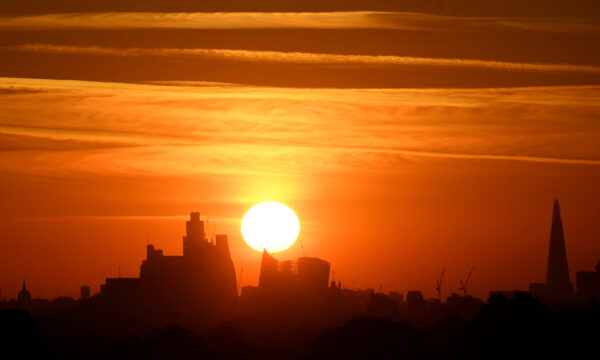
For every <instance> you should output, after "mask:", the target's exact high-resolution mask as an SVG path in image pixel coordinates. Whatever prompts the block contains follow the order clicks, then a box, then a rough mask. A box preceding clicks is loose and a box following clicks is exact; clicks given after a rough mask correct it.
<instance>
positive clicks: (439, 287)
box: [435, 267, 446, 302]
mask: <svg viewBox="0 0 600 360" xmlns="http://www.w3.org/2000/svg"><path fill="white" fill-rule="evenodd" d="M445 273H446V267H444V269H442V275H440V278H439V280H436V281H435V290H436V291H437V293H438V299H440V302H442V281H443V280H444V274H445Z"/></svg>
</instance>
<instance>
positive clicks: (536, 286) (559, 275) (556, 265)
mask: <svg viewBox="0 0 600 360" xmlns="http://www.w3.org/2000/svg"><path fill="white" fill-rule="evenodd" d="M209 218H210V217H209V216H207V217H206V218H205V219H201V217H200V213H199V212H192V213H191V214H190V218H189V220H187V222H186V223H187V225H186V235H185V236H183V239H184V241H183V243H182V244H183V246H182V249H183V251H182V253H181V254H164V256H166V257H165V258H164V259H165V260H164V261H167V260H168V261H171V262H179V261H183V259H185V257H184V256H185V253H186V250H185V249H186V247H187V248H188V249H193V248H196V247H197V246H198V245H193V247H192V243H191V242H190V241H195V242H198V241H199V242H206V243H208V244H212V246H215V244H217V245H218V244H219V242H221V243H222V242H223V241H224V242H225V244H226V245H225V247H226V248H227V253H229V249H228V247H229V246H228V244H227V235H226V234H222V235H220V234H216V233H212V234H211V236H208V235H207V234H208V231H209V230H208V229H207V228H208V219H209ZM213 221H214V220H213ZM190 239H196V240H190ZM549 239H550V240H549V242H548V244H549V245H548V251H549V252H548V255H547V268H546V281H545V282H544V283H536V282H535V281H532V283H531V284H530V286H529V289H519V288H510V289H508V288H506V289H503V291H502V292H504V293H510V292H512V291H522V292H527V291H531V292H532V294H533V295H534V296H536V297H540V298H541V299H543V300H544V299H545V301H570V300H569V299H571V298H574V294H575V292H579V291H580V290H579V289H578V288H575V287H574V286H573V284H575V283H576V282H575V281H572V280H571V279H575V278H578V277H579V274H576V273H577V272H581V271H587V270H589V269H575V270H573V271H570V270H569V267H568V265H567V263H568V257H567V253H566V250H565V247H566V241H565V238H564V231H563V225H562V216H561V211H560V203H559V201H558V199H555V200H554V205H553V210H552V217H551V227H550V231H549ZM186 244H187V245H186ZM300 244H301V243H300ZM221 246H222V245H221ZM301 246H302V244H301ZM201 247H203V246H201ZM146 249H147V251H146V256H145V259H146V260H144V261H142V267H141V270H140V272H139V273H138V274H139V276H140V277H143V276H144V273H146V274H150V273H155V272H156V271H158V268H157V269H155V270H151V272H149V271H150V270H144V268H145V267H146V269H154V267H155V266H157V265H159V264H161V263H164V264H165V265H167V264H168V263H165V262H164V261H162V260H160V261H156V260H153V259H154V258H156V257H157V256H158V257H160V258H162V257H163V253H164V252H163V250H162V249H158V248H157V247H156V246H155V245H154V244H152V243H151V242H150V238H149V237H148V238H147V242H146ZM191 251H192V250H187V252H188V254H191ZM280 253H283V254H285V250H283V251H281V252H280ZM181 255H184V256H181ZM188 256H189V255H188ZM228 256H230V255H228ZM302 256H303V257H304V256H305V253H304V250H303V254H302ZM288 257H289V256H288ZM170 259H172V260H170ZM265 259H267V264H268V263H269V262H270V261H276V260H269V259H273V258H272V257H271V256H270V255H269V254H268V253H267V251H266V250H264V251H263V254H262V264H261V265H260V269H261V270H260V273H261V274H262V273H263V272H264V268H265V264H266V263H265ZM232 260H235V259H231V260H229V261H232ZM284 260H285V261H284V262H286V261H289V260H286V257H284ZM147 261H151V262H150V263H148V264H153V263H154V262H156V265H144V264H145V263H147ZM597 264H600V261H597V262H596V266H598V265H597ZM160 266H164V265H160ZM173 266H175V268H176V267H178V266H179V265H176V264H175V263H173V265H167V267H166V268H165V269H164V270H160V271H161V272H163V271H167V273H166V274H170V273H171V272H172V271H174V269H175V268H173ZM168 269H171V270H168ZM275 269H277V267H275ZM327 269H328V270H327V271H326V273H328V275H327V279H325V283H327V282H329V279H331V281H336V283H338V285H337V287H339V288H343V289H349V290H359V291H360V290H362V291H365V290H367V291H375V292H376V293H382V294H383V293H386V294H393V293H401V294H406V293H407V292H411V291H419V292H422V290H423V289H416V288H415V289H412V288H411V289H408V288H407V289H387V291H385V292H382V291H383V286H382V284H381V283H380V287H379V288H376V287H375V286H371V287H366V288H363V289H360V288H358V287H354V286H352V285H354V284H348V283H342V281H341V280H339V279H340V274H339V273H338V274H337V278H336V272H335V271H331V269H330V265H329V263H328V265H327ZM474 269H475V265H473V266H472V268H471V270H470V271H469V273H468V274H467V275H466V277H465V278H463V279H461V280H460V283H459V286H458V287H456V289H454V287H452V286H451V285H450V286H448V284H447V283H444V286H443V287H442V288H441V292H438V295H440V296H441V300H442V301H443V302H446V299H447V298H449V297H452V296H456V295H457V294H460V293H462V292H464V295H466V294H467V289H466V284H467V282H469V280H470V277H471V275H472V272H473V270H474ZM232 271H233V274H234V275H233V279H234V280H235V282H236V283H237V281H238V280H241V279H242V277H241V276H242V275H243V268H240V269H237V270H236V269H233V268H232ZM203 273H206V271H205V270H202V271H199V272H198V274H203ZM445 273H446V268H445V267H444V269H443V274H442V277H441V279H443V277H444V276H445ZM208 274H210V276H214V277H215V279H217V280H218V279H220V278H221V277H220V276H218V275H217V274H216V273H214V271H209V272H208ZM146 276H148V275H146ZM173 276H175V275H173ZM262 276H263V275H261V276H260V277H259V279H258V281H257V282H256V283H247V284H244V283H237V284H236V285H235V287H236V288H237V292H238V295H239V294H240V293H241V292H242V289H243V288H244V287H253V286H255V287H256V286H261V282H263V281H264V280H261V279H262ZM176 277H182V275H177V276H176ZM119 279H123V281H124V282H123V284H124V285H125V286H127V287H130V286H132V284H133V283H132V281H134V280H135V279H138V277H137V276H122V274H121V270H120V266H119V268H118V276H116V277H111V276H108V275H107V276H106V280H104V279H103V281H105V282H103V283H101V285H100V286H98V289H97V290H93V289H92V290H91V294H90V293H88V292H89V291H90V287H89V285H88V284H87V283H86V284H81V285H80V289H78V291H84V290H82V289H81V288H83V287H85V288H86V290H85V292H86V294H87V295H86V296H83V295H82V296H81V298H89V297H90V296H93V295H98V294H104V293H105V292H106V291H107V290H106V287H107V286H109V284H111V283H112V284H114V285H112V287H115V288H116V289H118V288H120V286H121V285H118V282H119V281H118V280H119ZM441 279H436V286H440V284H439V283H438V281H439V280H441ZM464 279H466V281H464ZM565 279H566V280H565ZM187 281H188V282H189V280H187ZM463 281H464V282H463ZM565 281H567V282H568V283H565ZM591 281H592V282H593V281H594V280H591ZM25 284H26V280H23V282H22V287H21V288H20V290H19V291H18V293H19V297H20V296H21V295H20V294H22V293H23V292H25V293H26V296H27V297H28V298H38V299H41V298H43V297H40V296H38V297H36V296H35V294H34V295H33V296H31V295H30V292H29V291H26V290H25V289H26V287H25V286H26V285H25ZM463 284H464V288H463ZM577 284H579V279H577ZM134 286H136V287H137V286H138V285H134ZM542 287H543V288H542ZM546 287H547V288H546ZM565 287H566V288H565ZM0 289H2V292H1V293H0V300H9V299H10V297H9V298H7V297H6V296H5V294H6V292H5V289H4V288H0ZM546 289H547V290H546ZM437 290H438V289H437V288H436V291H437ZM498 290H499V289H492V288H490V289H489V290H488V293H489V294H491V293H494V292H497V291H498ZM113 291H114V290H113ZM178 291H183V290H178ZM584 291H586V290H584ZM591 291H595V290H591ZM426 293H428V292H426ZM561 293H562V294H563V295H560V294H561ZM62 296H66V295H64V294H60V295H58V296H54V298H60V297H62ZM112 296H115V295H112ZM123 296H125V295H119V297H123ZM127 296H132V295H127ZM480 297H482V298H483V300H485V299H487V296H480ZM16 298H17V296H16V294H15V296H14V299H16ZM74 298H78V297H74ZM50 299H52V298H50ZM433 299H435V297H433V296H432V297H430V301H433ZM561 299H562V300H561ZM20 302H21V301H20Z"/></svg>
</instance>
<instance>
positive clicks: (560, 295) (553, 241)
mask: <svg viewBox="0 0 600 360" xmlns="http://www.w3.org/2000/svg"><path fill="white" fill-rule="evenodd" d="M546 285H547V286H548V288H549V290H550V292H551V293H553V294H554V296H553V297H556V298H557V299H568V298H569V296H571V295H572V294H573V285H572V284H571V280H570V279H569V266H568V264H567V250H566V247H565V235H564V233H563V225H562V219H561V216H560V205H559V203H558V200H554V210H553V212H552V229H551V231H550V249H549V252H548V268H547V272H546Z"/></svg>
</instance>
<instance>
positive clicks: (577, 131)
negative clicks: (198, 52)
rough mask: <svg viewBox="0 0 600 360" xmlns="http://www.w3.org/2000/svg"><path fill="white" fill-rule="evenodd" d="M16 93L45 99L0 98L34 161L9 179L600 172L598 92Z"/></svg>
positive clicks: (180, 89) (10, 129) (102, 89)
mask: <svg viewBox="0 0 600 360" xmlns="http://www.w3.org/2000/svg"><path fill="white" fill-rule="evenodd" d="M9 88H12V89H21V90H27V89H30V90H34V91H35V92H31V93H25V92H22V91H17V92H15V93H14V94H12V95H9V94H5V95H2V96H0V105H1V106H0V109H1V110H0V134H3V136H13V137H14V141H13V146H12V148H18V146H20V148H22V149H27V150H28V151H21V152H19V154H16V153H15V152H14V151H13V152H10V151H8V152H4V153H0V167H1V168H2V169H3V171H4V172H15V173H27V174H37V175H39V174H55V175H60V176H73V174H77V173H80V172H83V173H92V174H102V175H110V174H113V175H127V176H167V175H168V176H180V177H190V176H191V177H198V176H202V177H206V176H208V177H210V176H213V175H216V174H227V175H231V176H244V177H256V176H275V177H297V176H306V175H307V174H314V173H337V172H340V171H344V172H347V171H356V172H364V171H368V172H390V171H391V172H394V171H398V170H394V169H402V167H403V166H402V164H403V163H404V162H406V161H414V160H417V161H421V160H424V159H432V160H435V159H442V160H443V159H465V160H469V161H470V160H473V161H513V162H521V163H522V162H535V163H552V164H573V165H580V166H583V165H586V166H598V165H600V147H599V145H598V141H597V138H598V136H600V124H598V122H596V121H594V120H595V118H596V116H597V113H598V111H599V110H600V105H598V102H597V98H598V97H600V87H597V86H587V87H586V86H575V87H540V88H512V89H473V90H459V89H421V90H417V89H389V90H378V89H281V88H265V87H251V86H241V87H236V86H232V85H227V86H220V85H213V86H209V85H207V86H202V87H195V86H175V85H173V86H158V85H148V84H139V85H138V84H119V83H94V82H86V81H62V80H41V79H10V78H1V79H0V89H9ZM32 104H35V106H33V105H32ZM32 109H35V110H32ZM33 139H38V140H37V143H36V144H38V145H35V146H34V145H31V144H32V143H33ZM19 142H21V143H19ZM74 143H75V144H78V145H77V146H76V147H74V145H73V144H74ZM19 144H20V145H19ZM39 144H42V145H43V146H41V145H39ZM101 145H103V146H101ZM7 150H10V149H7ZM74 150H76V151H74ZM23 163H27V164H28V166H27V167H23V166H22V164H23Z"/></svg>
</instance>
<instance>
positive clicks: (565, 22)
mask: <svg viewBox="0 0 600 360" xmlns="http://www.w3.org/2000/svg"><path fill="white" fill-rule="evenodd" d="M0 29H21V30H28V29H38V30H39V29H121V30H123V29H202V30H208V29H213V30H227V29H330V30H331V29H387V30H420V31H461V32H462V31H511V30H520V31H536V32H563V33H564V32H575V33H590V32H593V33H598V32H600V26H598V24H597V22H596V21H594V19H586V18H567V17H563V18H561V17H552V18H534V17H457V16H441V15H431V14H420V13H412V12H382V11H346V12H343V11H338V12H335V11H334V12H279V13H277V12H270V13H266V12H213V13H210V12H209V13H202V12H196V13H167V12H162V13H161V12H107V13H66V14H44V15H32V16H16V17H11V16H4V17H0Z"/></svg>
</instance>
